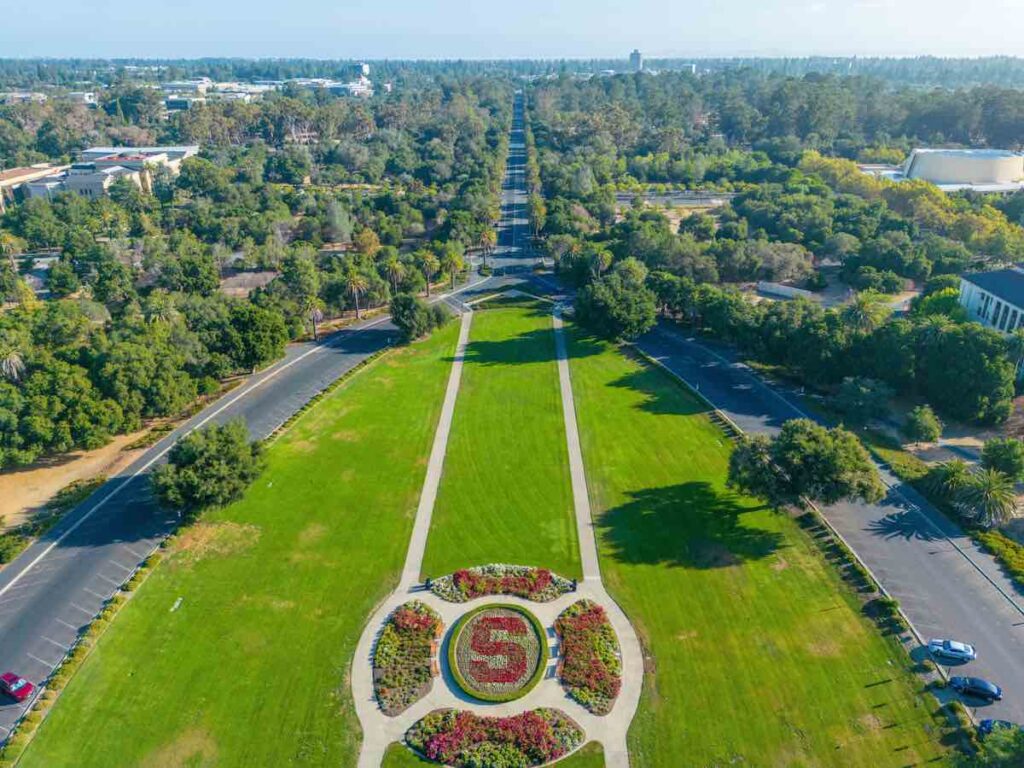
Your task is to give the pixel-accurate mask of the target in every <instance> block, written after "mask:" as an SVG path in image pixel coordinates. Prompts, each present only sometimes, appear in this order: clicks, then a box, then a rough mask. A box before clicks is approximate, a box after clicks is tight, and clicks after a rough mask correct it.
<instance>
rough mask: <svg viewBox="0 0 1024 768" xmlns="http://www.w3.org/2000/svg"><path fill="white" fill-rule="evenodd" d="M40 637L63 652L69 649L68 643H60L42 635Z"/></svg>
mask: <svg viewBox="0 0 1024 768" xmlns="http://www.w3.org/2000/svg"><path fill="white" fill-rule="evenodd" d="M40 637H41V638H43V640H45V641H46V642H48V643H50V644H51V645H56V646H57V647H58V648H60V649H61V650H62V651H66V650H67V649H68V646H67V643H58V642H57V641H56V640H54V639H52V638H49V637H47V636H46V635H40Z"/></svg>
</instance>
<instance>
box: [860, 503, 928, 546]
mask: <svg viewBox="0 0 1024 768" xmlns="http://www.w3.org/2000/svg"><path fill="white" fill-rule="evenodd" d="M866 530H867V531H869V532H870V533H872V534H874V535H875V536H881V537H883V538H886V539H907V540H908V541H909V540H911V539H919V540H921V541H941V540H942V538H943V537H942V536H940V535H939V534H938V532H936V530H935V528H934V527H932V526H930V525H928V524H927V523H926V522H925V521H924V519H923V518H922V517H921V515H919V514H918V513H916V512H911V511H909V510H906V509H902V510H899V511H898V512H891V513H890V514H888V515H886V516H885V517H883V518H881V519H880V520H872V521H871V522H870V523H868V525H867V528H866Z"/></svg>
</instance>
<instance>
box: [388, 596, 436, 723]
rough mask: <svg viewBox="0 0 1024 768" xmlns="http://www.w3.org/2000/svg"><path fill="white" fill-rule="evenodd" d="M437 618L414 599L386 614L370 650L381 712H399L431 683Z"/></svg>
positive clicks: (425, 691)
mask: <svg viewBox="0 0 1024 768" xmlns="http://www.w3.org/2000/svg"><path fill="white" fill-rule="evenodd" d="M441 627H442V624H441V617H440V616H438V615H437V614H436V613H435V612H434V611H433V610H431V609H430V608H429V607H428V606H426V605H424V604H423V603H421V602H420V601H418V600H413V601H411V602H408V603H405V604H404V605H400V606H399V607H398V608H396V609H395V610H394V611H392V613H391V615H390V616H389V617H388V620H387V623H386V624H385V625H384V630H383V631H382V632H381V635H380V638H379V639H378V640H377V645H376V647H375V648H374V650H373V689H374V693H375V694H376V696H377V702H378V703H379V704H380V708H381V710H383V712H384V714H385V715H388V716H389V717H394V716H395V715H399V714H401V713H402V712H404V711H405V710H406V709H408V708H409V707H410V706H412V705H413V704H414V703H416V702H417V701H419V700H420V699H422V698H423V697H424V696H425V695H426V694H427V693H428V692H429V691H430V688H431V686H432V685H433V676H432V675H431V669H430V659H431V655H432V653H433V642H434V640H435V638H437V636H438V635H439V634H440V631H441Z"/></svg>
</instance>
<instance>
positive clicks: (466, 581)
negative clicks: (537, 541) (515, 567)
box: [452, 568, 551, 600]
mask: <svg viewBox="0 0 1024 768" xmlns="http://www.w3.org/2000/svg"><path fill="white" fill-rule="evenodd" d="M452 580H453V581H454V582H455V586H456V588H458V590H459V591H460V592H462V593H463V594H464V595H465V596H466V597H467V598H474V597H483V596H485V595H518V596H519V597H524V598H526V599H528V600H531V599H535V597H534V596H535V595H538V594H540V593H542V592H543V591H544V590H546V589H547V588H548V587H549V586H550V585H551V571H549V570H547V569H545V568H531V569H527V571H526V573H525V574H523V575H513V574H504V575H501V576H495V575H489V574H484V573H481V572H480V571H477V570H466V569H464V570H461V571H456V572H455V573H454V574H452Z"/></svg>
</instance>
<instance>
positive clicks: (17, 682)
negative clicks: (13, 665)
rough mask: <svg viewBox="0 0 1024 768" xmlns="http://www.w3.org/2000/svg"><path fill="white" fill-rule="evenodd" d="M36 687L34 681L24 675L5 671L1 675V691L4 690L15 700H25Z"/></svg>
mask: <svg viewBox="0 0 1024 768" xmlns="http://www.w3.org/2000/svg"><path fill="white" fill-rule="evenodd" d="M35 689H36V687H35V686H34V685H32V683H30V682H29V681H28V680H26V679H25V678H24V677H18V676H17V675H16V674H14V673H13V672H4V673H3V674H2V675H0V691H3V692H4V693H6V694H7V695H8V696H10V697H11V698H12V699H14V700H15V701H24V700H25V699H27V698H28V697H29V696H31V695H32V692H33V691H34V690H35Z"/></svg>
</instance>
